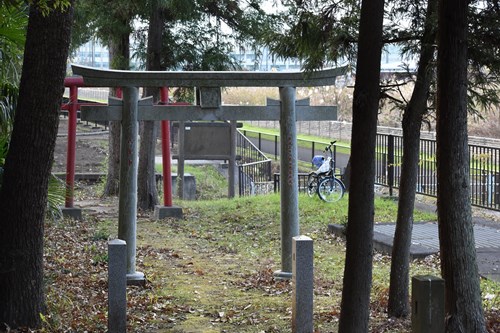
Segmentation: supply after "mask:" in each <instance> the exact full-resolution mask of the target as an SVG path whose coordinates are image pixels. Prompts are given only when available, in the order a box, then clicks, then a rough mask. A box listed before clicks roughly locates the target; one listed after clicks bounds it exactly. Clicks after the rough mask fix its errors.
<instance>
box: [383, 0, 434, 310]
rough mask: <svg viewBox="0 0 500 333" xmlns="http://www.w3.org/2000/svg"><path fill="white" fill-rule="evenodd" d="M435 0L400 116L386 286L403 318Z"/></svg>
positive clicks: (431, 0)
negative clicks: (393, 229) (398, 168)
mask: <svg viewBox="0 0 500 333" xmlns="http://www.w3.org/2000/svg"><path fill="white" fill-rule="evenodd" d="M436 12H437V0H429V1H428V3H427V13H426V26H425V31H424V35H423V37H422V41H421V49H420V61H419V67H418V72H417V80H416V82H415V88H414V89H413V93H412V96H411V99H410V102H409V103H408V107H407V108H406V110H405V112H404V114H403V152H404V155H403V163H402V165H401V177H400V184H399V201H398V216H397V220H396V232H395V234H394V246H393V248H392V260H391V280H390V286H389V304H388V312H389V316H393V317H406V316H407V315H408V314H409V312H410V306H409V295H408V291H409V281H410V273H409V272H410V246H411V234H412V228H413V209H414V205H415V191H416V183H417V175H418V163H419V157H420V156H419V153H420V149H419V146H420V128H421V125H422V117H423V115H424V114H425V112H426V110H427V100H428V98H429V88H430V85H431V82H432V80H431V79H432V60H433V58H434V44H435V39H436V29H435V26H436V22H435V15H436Z"/></svg>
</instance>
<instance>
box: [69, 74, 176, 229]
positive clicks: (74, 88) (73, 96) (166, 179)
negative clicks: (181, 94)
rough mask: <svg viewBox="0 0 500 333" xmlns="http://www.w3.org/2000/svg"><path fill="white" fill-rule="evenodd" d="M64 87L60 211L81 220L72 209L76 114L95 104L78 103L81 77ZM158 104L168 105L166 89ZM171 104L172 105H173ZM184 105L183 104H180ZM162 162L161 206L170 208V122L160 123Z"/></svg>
mask: <svg viewBox="0 0 500 333" xmlns="http://www.w3.org/2000/svg"><path fill="white" fill-rule="evenodd" d="M64 86H65V87H67V88H69V101H68V103H66V104H63V105H61V110H67V111H68V145H67V155H66V195H65V203H64V207H62V208H61V211H62V212H63V214H64V215H65V216H70V217H72V218H75V219H81V209H80V208H77V207H74V195H73V194H74V187H75V159H76V125H77V112H78V110H80V107H81V106H85V105H95V103H79V102H78V88H79V87H85V84H84V82H83V78H82V77H81V76H71V77H67V78H65V79H64ZM159 89H160V104H163V105H166V104H169V103H168V87H160V88H159ZM117 97H118V98H122V90H121V89H120V88H118V89H117ZM175 104H176V103H173V104H172V105H175ZM182 104H184V103H182ZM161 138H162V162H163V205H164V206H165V207H172V176H171V173H172V168H171V162H170V121H168V120H162V121H161Z"/></svg>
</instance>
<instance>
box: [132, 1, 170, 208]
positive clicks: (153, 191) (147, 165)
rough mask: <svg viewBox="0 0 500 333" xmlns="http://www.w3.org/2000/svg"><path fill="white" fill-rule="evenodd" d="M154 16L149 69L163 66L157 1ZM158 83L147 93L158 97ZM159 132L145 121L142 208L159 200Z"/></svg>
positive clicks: (140, 188) (161, 20)
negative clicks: (157, 164) (157, 180)
mask: <svg viewBox="0 0 500 333" xmlns="http://www.w3.org/2000/svg"><path fill="white" fill-rule="evenodd" d="M151 6H152V10H151V16H150V20H149V29H148V45H147V48H148V52H147V54H148V56H147V62H146V69H147V70H148V71H159V70H162V69H163V68H162V66H161V46H162V32H163V24H164V15H163V11H162V10H161V9H160V8H159V5H158V1H153V3H152V4H151ZM158 95H159V90H158V87H150V88H146V90H145V96H153V100H154V101H155V102H156V101H158V99H159V98H158ZM157 136H158V125H157V124H156V123H155V122H154V121H143V124H142V126H141V144H140V150H139V174H138V182H137V191H138V193H137V195H138V197H137V205H138V208H139V209H143V210H152V209H154V207H155V205H157V204H158V190H157V188H156V176H155V173H156V172H155V147H156V139H157Z"/></svg>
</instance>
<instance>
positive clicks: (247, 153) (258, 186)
mask: <svg viewBox="0 0 500 333" xmlns="http://www.w3.org/2000/svg"><path fill="white" fill-rule="evenodd" d="M236 155H238V156H239V163H238V180H239V181H238V189H239V195H240V196H246V195H257V194H267V193H270V192H272V191H273V183H272V179H271V160H270V159H268V158H267V157H266V155H265V154H264V153H262V152H261V151H260V150H259V149H258V148H257V147H256V146H255V145H254V144H253V143H252V142H251V141H250V140H248V139H247V138H246V137H245V136H244V135H243V134H242V133H241V132H240V131H239V130H238V135H237V138H236Z"/></svg>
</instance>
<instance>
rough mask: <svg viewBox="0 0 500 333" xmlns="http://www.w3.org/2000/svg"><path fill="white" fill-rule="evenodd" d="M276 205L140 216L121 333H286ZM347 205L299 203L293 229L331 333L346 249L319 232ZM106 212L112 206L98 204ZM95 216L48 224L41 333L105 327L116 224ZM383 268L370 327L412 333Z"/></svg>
mask: <svg viewBox="0 0 500 333" xmlns="http://www.w3.org/2000/svg"><path fill="white" fill-rule="evenodd" d="M202 170H204V169H202ZM202 173H203V174H205V175H209V174H210V172H209V171H207V170H204V171H202ZM207 178H208V177H207ZM201 184H202V183H201V182H200V183H199V185H200V186H201V187H202V188H203V186H204V185H201ZM206 190H207V191H212V189H211V188H210V187H208V188H207V189H206ZM86 191H87V192H86V193H90V192H91V191H89V190H88V189H86ZM201 191H204V190H203V189H201ZM279 201H280V198H279V195H276V194H272V195H267V196H257V197H246V198H236V199H233V200H229V199H226V198H219V199H212V200H197V201H177V202H174V204H176V205H180V206H182V207H183V210H184V218H183V219H182V220H175V219H165V220H162V221H155V220H153V219H152V218H150V217H149V216H148V215H147V214H144V215H142V216H141V217H140V218H139V220H138V228H137V229H138V239H137V242H138V253H137V269H138V270H139V271H142V272H144V273H145V275H146V277H147V285H146V287H145V288H139V287H128V291H127V292H128V295H127V297H128V326H129V331H130V332H172V333H174V332H177V333H181V332H252V333H253V332H290V323H291V322H290V320H291V290H292V289H291V283H290V282H288V281H276V280H274V278H273V271H274V270H279V269H280V268H281V267H280V209H279V207H280V203H279ZM347 202H348V197H344V198H343V199H342V200H341V201H339V202H337V203H324V202H322V201H320V200H319V199H318V198H317V197H315V198H309V197H307V196H305V195H300V197H299V210H300V225H301V227H300V232H301V234H304V235H307V236H309V237H311V238H313V240H314V251H315V255H314V266H315V289H314V293H315V296H314V297H315V298H314V316H315V329H316V332H336V331H337V323H338V318H339V314H340V300H341V290H342V275H343V269H344V256H345V242H344V240H343V239H340V238H337V237H335V236H333V235H332V234H329V233H328V232H327V226H328V224H329V223H345V222H346V221H347ZM112 205H117V202H116V201H114V202H110V201H106V202H104V203H102V206H112ZM396 209H397V207H396V204H395V202H394V201H393V200H387V199H384V198H377V201H376V211H375V220H376V221H377V222H392V221H394V220H395V218H396ZM99 211H100V212H99V213H98V214H86V218H85V220H84V221H82V222H74V221H70V220H64V221H60V222H57V223H56V222H51V221H49V222H48V225H47V230H46V242H45V272H46V273H45V275H46V294H47V302H48V311H47V314H45V315H44V316H43V320H44V329H42V330H41V331H40V332H84V331H88V332H103V331H105V330H106V323H107V318H106V316H107V255H106V253H107V249H106V244H107V240H108V239H113V238H116V233H117V225H116V210H112V211H111V212H108V213H107V210H105V209H100V210H99ZM432 219H435V215H434V214H430V213H425V212H415V220H416V221H418V220H432ZM389 269H390V258H389V257H388V256H386V255H383V254H381V253H376V254H375V257H374V272H373V288H372V297H371V321H370V325H371V326H370V330H371V332H410V321H409V319H404V320H395V319H392V318H388V317H387V315H386V312H385V309H386V306H387V297H388V281H389ZM411 270H412V271H411V274H412V275H415V274H437V275H439V258H438V257H437V256H431V257H428V258H426V259H424V260H416V261H414V262H413V263H412V267H411ZM482 287H483V297H484V305H485V309H486V313H487V316H488V320H489V325H490V332H498V329H499V328H500V323H499V320H498V318H499V317H500V312H499V300H498V296H495V295H498V294H500V285H499V284H497V283H493V282H489V281H486V280H484V281H482Z"/></svg>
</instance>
